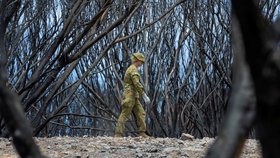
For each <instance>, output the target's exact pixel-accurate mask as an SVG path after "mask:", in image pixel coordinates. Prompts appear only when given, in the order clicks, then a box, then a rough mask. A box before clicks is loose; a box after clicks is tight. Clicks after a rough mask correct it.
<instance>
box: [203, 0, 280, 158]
mask: <svg viewBox="0 0 280 158" xmlns="http://www.w3.org/2000/svg"><path fill="white" fill-rule="evenodd" d="M232 4H233V14H234V15H235V16H236V21H235V20H234V21H233V22H234V24H233V30H238V31H234V36H235V38H234V40H235V42H236V45H235V53H236V54H241V55H239V58H238V56H237V58H236V59H235V61H236V62H240V56H241V59H242V58H244V59H245V60H244V61H245V62H244V63H243V65H242V66H241V65H239V66H241V67H240V69H238V73H237V76H238V74H241V73H242V72H243V71H242V70H245V69H247V68H249V69H248V71H247V72H246V75H247V79H248V78H252V83H253V85H254V87H252V88H250V89H249V90H251V91H252V90H254V93H255V97H256V104H255V105H256V106H255V107H256V110H254V106H251V109H250V108H248V107H250V106H249V105H251V104H249V103H248V99H249V100H250V99H252V97H250V96H248V97H247V99H246V98H244V99H242V100H238V99H236V98H235V97H234V96H238V95H240V94H244V93H245V92H246V89H245V88H246V87H247V86H246V85H242V82H240V81H239V83H238V82H235V83H234V84H235V85H237V87H234V88H235V89H240V91H239V94H238V91H233V96H232V102H233V103H232V104H231V105H232V106H233V107H232V108H233V109H232V111H231V112H230V113H229V116H228V118H227V121H226V122H225V128H224V129H223V130H222V132H221V134H220V136H219V137H218V139H217V140H216V142H215V143H214V144H213V146H212V148H211V149H210V150H209V152H208V155H207V157H215V158H218V157H223V158H226V157H236V156H239V154H240V149H241V147H242V145H243V142H244V138H245V137H246V136H247V133H248V132H249V130H250V127H252V126H253V123H254V122H255V124H256V133H257V137H258V139H259V140H260V143H261V147H262V153H263V157H264V158H273V157H279V155H280V150H279V146H280V136H279V133H280V115H279V113H280V106H279V103H280V83H279V81H280V64H279V63H280V55H279V49H278V48H277V43H278V41H279V31H277V30H275V29H274V28H273V27H272V25H271V24H269V23H268V22H267V21H265V19H264V18H263V17H262V15H261V13H260V11H259V10H258V9H257V7H256V5H255V4H254V1H253V0H248V1H242V0H233V1H232ZM236 37H239V38H236ZM238 60H239V61H238ZM244 75H245V74H244ZM250 76H251V77H250ZM242 89H243V90H242ZM246 101H247V103H246ZM253 110H254V111H256V116H255V119H253V117H249V116H253V115H251V114H253V113H254V112H253ZM234 114H235V116H234ZM238 122H241V123H240V124H239V126H237V127H238V128H235V129H233V131H232V130H231V128H230V127H232V126H234V125H235V124H236V123H238ZM244 124H246V126H242V125H244ZM236 138H238V139H236Z"/></svg>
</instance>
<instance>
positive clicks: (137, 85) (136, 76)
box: [132, 72, 151, 104]
mask: <svg viewBox="0 0 280 158" xmlns="http://www.w3.org/2000/svg"><path fill="white" fill-rule="evenodd" d="M132 81H133V84H134V87H135V88H136V90H137V92H138V93H139V95H141V96H142V97H143V99H144V101H145V103H146V104H150V103H151V101H150V98H149V97H148V96H147V94H146V93H145V91H144V87H143V85H142V84H141V83H140V74H139V73H138V72H135V73H133V74H132Z"/></svg>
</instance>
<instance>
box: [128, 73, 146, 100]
mask: <svg viewBox="0 0 280 158" xmlns="http://www.w3.org/2000/svg"><path fill="white" fill-rule="evenodd" d="M131 77H132V82H133V85H134V87H135V88H136V91H137V92H138V93H139V95H140V96H143V94H144V87H143V85H142V84H141V83H140V74H139V73H138V72H133V73H132V76H131Z"/></svg>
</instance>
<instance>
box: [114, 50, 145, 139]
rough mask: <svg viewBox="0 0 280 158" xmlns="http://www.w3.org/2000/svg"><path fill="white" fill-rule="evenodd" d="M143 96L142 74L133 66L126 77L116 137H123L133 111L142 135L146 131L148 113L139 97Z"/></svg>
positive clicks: (127, 71) (129, 68)
mask: <svg viewBox="0 0 280 158" xmlns="http://www.w3.org/2000/svg"><path fill="white" fill-rule="evenodd" d="M135 54H136V53H135ZM143 60H144V59H143ZM141 61H142V60H141ZM143 62H144V61H143ZM143 94H144V88H143V86H142V84H141V83H140V74H139V72H138V70H137V67H136V66H135V65H133V64H132V65H130V66H129V67H128V69H127V70H126V73H125V76H124V93H123V100H122V104H121V107H122V111H121V114H120V116H119V119H118V122H117V125H116V129H115V136H116V135H118V136H121V135H122V134H123V128H124V124H125V122H126V121H127V120H128V119H129V117H130V115H131V113H132V111H133V112H134V114H135V115H136V120H137V125H138V128H139V132H140V135H141V133H144V132H145V131H146V122H145V117H146V113H145V110H144V109H143V106H142V105H141V103H140V101H139V97H140V96H142V95H143Z"/></svg>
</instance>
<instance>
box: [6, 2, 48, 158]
mask: <svg viewBox="0 0 280 158" xmlns="http://www.w3.org/2000/svg"><path fill="white" fill-rule="evenodd" d="M10 3H11V4H10ZM10 3H9V1H6V0H1V1H0V4H1V7H0V72H1V73H0V113H1V115H2V117H3V118H4V121H5V123H6V125H7V127H8V130H9V133H10V135H11V136H12V138H13V143H14V145H15V147H16V150H17V151H18V153H19V155H20V156H21V157H36V158H40V157H43V156H42V155H41V153H40V151H39V148H38V147H37V145H36V144H35V142H34V140H33V138H32V132H31V128H30V125H29V123H28V122H27V121H26V119H25V116H24V113H23V109H21V106H20V102H19V100H18V97H17V96H16V95H15V94H13V93H12V92H11V91H10V89H9V88H8V87H7V86H6V84H7V83H8V82H7V69H6V63H7V55H6V54H7V52H6V51H5V32H6V27H7V25H8V23H9V20H10V18H11V16H12V15H13V13H14V12H15V10H16V8H17V6H18V5H19V1H16V3H14V2H10ZM12 3H13V4H12Z"/></svg>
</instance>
